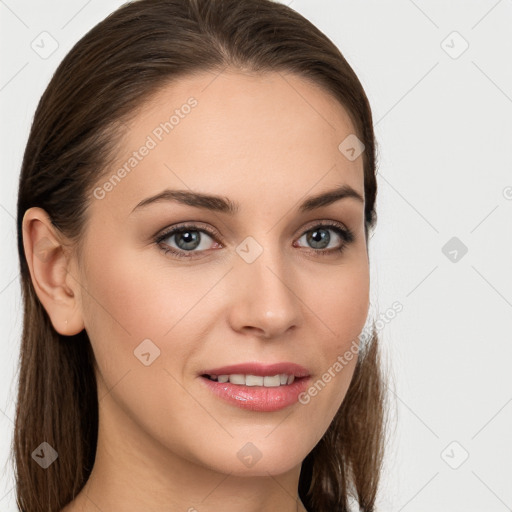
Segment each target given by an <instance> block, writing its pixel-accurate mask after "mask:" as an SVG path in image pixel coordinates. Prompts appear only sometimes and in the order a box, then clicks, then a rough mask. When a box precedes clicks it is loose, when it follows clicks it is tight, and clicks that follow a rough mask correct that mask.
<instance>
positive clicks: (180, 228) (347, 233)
mask: <svg viewBox="0 0 512 512" xmlns="http://www.w3.org/2000/svg"><path fill="white" fill-rule="evenodd" d="M318 228H329V229H332V230H333V231H335V232H336V234H338V235H339V236H340V238H341V239H342V240H344V242H343V244H342V245H341V247H338V248H334V249H309V250H310V251H311V252H313V253H314V254H316V255H320V256H328V255H332V254H334V253H336V252H337V253H338V254H341V253H342V252H343V251H344V250H345V249H346V247H347V246H348V245H350V243H352V242H353V241H354V239H355V236H354V233H353V232H352V231H351V230H350V229H348V228H345V227H342V224H338V223H334V222H332V221H320V222H319V223H318V224H316V225H315V226H313V227H312V228H310V229H308V230H306V231H304V232H303V233H302V235H301V236H300V237H299V238H302V237H303V236H304V235H305V234H306V233H309V232H310V231H314V230H315V229H318ZM188 230H189V231H198V232H200V233H206V234H207V235H208V236H210V237H211V238H212V239H214V240H215V241H216V242H217V238H219V235H218V233H217V232H216V231H214V230H212V229H211V228H200V227H199V226H198V225H197V224H179V225H177V226H174V227H173V228H171V229H169V230H167V231H165V232H164V233H161V234H159V235H157V237H156V238H155V240H154V242H155V243H156V244H157V245H158V247H159V248H160V249H161V250H162V251H163V252H164V254H168V253H172V254H173V256H176V257H178V258H188V259H190V258H195V257H196V256H194V255H195V254H198V253H199V254H200V253H201V252H202V251H188V254H187V251H178V250H176V249H174V248H173V247H169V246H168V245H167V244H165V246H162V245H161V244H162V242H163V240H165V239H166V238H169V237H170V236H172V235H174V234H176V233H180V232H186V231H188Z"/></svg>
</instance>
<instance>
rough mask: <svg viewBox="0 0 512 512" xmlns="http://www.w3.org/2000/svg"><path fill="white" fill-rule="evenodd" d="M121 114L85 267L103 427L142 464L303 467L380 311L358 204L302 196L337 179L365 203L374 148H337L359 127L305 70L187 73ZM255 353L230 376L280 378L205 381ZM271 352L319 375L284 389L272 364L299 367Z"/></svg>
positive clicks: (94, 204) (93, 214)
mask: <svg viewBox="0 0 512 512" xmlns="http://www.w3.org/2000/svg"><path fill="white" fill-rule="evenodd" d="M166 123H167V124H166ZM127 126H128V128H129V131H128V133H127V135H126V136H125V138H124V139H123V143H122V147H121V148H120V150H119V153H118V158H117V161H116V164H115V165H114V166H112V167H111V168H110V170H109V172H108V173H107V175H106V177H105V178H104V179H101V180H99V181H98V182H97V183H96V186H95V189H94V191H93V192H94V193H93V194H92V195H91V198H90V199H91V204H90V210H89V215H90V217H89V220H88V223H87V225H86V228H85V229H86V230H85V235H84V236H85V238H84V251H83V253H82V255H81V257H80V258H81V259H80V262H79V263H78V262H75V263H76V267H75V268H74V272H75V274H74V275H76V276H77V282H80V285H81V286H80V287H79V288H78V290H81V293H80V296H79V302H78V304H79V307H80V309H81V314H82V316H83V322H84V325H85V328H86V330H87V333H88V335H89V338H90V340H91V344H92V347H93V350H94V354H95V357H96V361H97V379H98V387H99V398H100V406H99V407H100V436H103V440H104V441H105V440H107V441H108V443H109V446H110V447H111V448H110V449H111V450H112V451H113V452H114V448H112V447H113V446H117V447H118V448H120V447H121V446H125V447H128V446H129V447H130V448H129V450H130V451H133V452H135V453H137V457H138V460H139V461H140V458H141V457H142V458H145V457H148V458H149V457H151V460H152V461H154V460H158V461H161V462H162V463H163V464H168V462H169V460H170V459H172V460H178V459H181V460H185V461H188V462H192V463H194V464H198V465H200V466H202V467H206V468H210V469H214V470H216V471H220V472H223V473H232V474H240V475H266V474H267V472H270V473H272V474H278V473H282V472H284V471H287V470H291V469H292V468H295V467H297V466H298V465H300V464H301V462H302V460H303V459H304V458H305V457H306V455H307V454H308V452H309V451H310V450H311V449H312V448H313V447H314V446H315V444H316V443H317V442H318V441H319V439H320V438H321V437H322V436H323V434H324V433H325V431H326V429H327V428H328V426H329V424H330V423H331V420H332V419H333V417H334V415H335V413H336V411H337V410H338V408H339V407H340V404H341V402H342V400H343V398H344V396H345V394H346V391H347V388H348V386H349V383H350V380H351V377H352V375H353V371H354V367H355V363H356V359H357V357H353V358H352V359H351V360H349V359H347V358H346V357H344V354H345V353H346V352H347V351H350V349H351V347H352V353H353V352H354V350H353V347H354V346H357V345H354V342H357V337H358V335H359V334H360V333H361V330H362V329H363V326H364V324H365V320H366V316H367V312H368V306H369V268H368V257H367V247H366V240H365V234H364V200H361V199H358V198H357V197H354V196H350V195H349V196H348V197H345V198H343V199H339V198H336V200H332V201H327V200H324V201H317V202H313V203H311V202H310V203H309V208H307V207H306V208H301V205H302V204H304V203H306V205H308V203H307V202H308V200H309V199H311V198H314V197H316V196H318V195H320V194H324V193H326V192H328V191H334V190H336V189H340V188H341V187H350V188H351V189H353V190H354V191H356V192H357V193H358V194H359V195H360V196H362V197H363V198H364V181H363V162H362V155H361V156H360V157H358V158H354V157H353V154H352V153H354V152H352V153H351V152H350V151H349V152H348V153H347V151H345V150H346V148H345V146H342V148H345V150H344V152H342V151H341V150H340V149H339V147H338V146H339V145H340V143H341V142H342V141H344V139H345V138H346V137H348V136H350V135H352V134H354V133H355V130H354V127H353V126H352V124H351V122H350V119H349V117H348V115H347V113H346V111H345V110H344V109H343V108H342V107H341V106H340V105H339V104H338V103H337V102H336V101H335V100H334V99H332V98H331V97H330V96H329V95H328V94H327V93H325V92H324V91H323V90H322V89H320V88H319V87H318V86H314V85H311V84H309V83H307V82H305V81H303V80H302V79H301V78H299V77H297V76H296V75H293V74H280V73H266V74H261V75H248V74H241V73H236V72H224V73H221V74H219V75H218V76H216V75H214V74H211V73H203V74H199V75H196V76H194V77H193V78H191V77H189V78H187V79H182V80H180V81H179V83H175V84H173V85H170V86H168V87H166V88H165V89H163V90H161V91H160V92H159V93H158V94H157V95H156V96H155V97H154V98H152V99H151V101H150V103H149V104H147V105H145V106H144V107H143V108H142V109H141V110H140V111H139V113H138V115H137V117H136V118H135V119H134V120H133V122H131V123H130V124H129V125H127ZM352 137H353V135H352ZM351 140H352V139H348V141H351ZM346 144H348V142H346V143H345V145H346ZM355 149H356V151H357V150H358V148H357V147H356V148H355ZM347 154H348V155H351V156H352V158H347V156H346V155H347ZM356 156H357V153H356ZM121 169H124V172H123V170H121ZM113 175H114V177H113ZM164 191H168V193H167V195H161V194H163V193H164ZM173 191H180V192H181V195H178V194H175V193H174V192H173ZM173 194H174V195H173ZM195 194H198V195H200V197H195ZM159 195H161V196H160V199H159V200H151V198H154V197H155V196H159ZM205 196H218V197H219V199H205ZM173 197H174V199H173ZM228 205H231V206H232V207H233V208H232V209H233V211H229V209H228ZM184 223H185V224H186V225H187V228H186V229H182V231H181V232H178V233H175V234H169V233H168V232H169V229H171V228H173V227H178V226H180V225H182V224H184ZM321 224H322V225H323V226H320V227H319V225H321ZM339 229H341V231H339ZM343 230H345V231H346V230H350V232H352V235H353V239H352V241H350V238H347V239H345V237H344V235H343ZM342 247H343V250H342V251H340V250H339V249H340V248H342ZM322 250H324V252H322ZM341 359H343V363H340V360H341ZM337 362H338V363H337ZM246 363H247V364H249V363H250V364H252V363H259V364H260V365H262V367H261V368H255V367H252V368H238V369H232V370H231V371H230V370H229V369H228V370H225V369H224V370H220V371H219V372H218V373H219V374H222V375H224V374H225V373H226V372H228V373H229V374H231V375H232V374H238V375H239V374H245V375H246V374H250V375H256V377H258V376H260V377H261V376H263V375H267V376H268V377H269V378H268V379H265V380H264V381H263V383H264V384H268V385H269V386H270V387H262V386H261V383H262V381H261V380H258V378H256V379H253V378H252V377H249V378H248V379H247V384H251V383H252V384H255V385H256V386H251V385H247V384H246V385H242V384H240V382H242V381H240V380H237V378H238V379H240V378H241V377H240V376H238V377H237V376H234V377H230V380H233V382H234V383H231V382H228V383H226V384H223V383H222V382H219V380H217V382H214V381H212V380H210V379H208V378H207V377H205V376H203V375H204V374H205V373H211V374H214V370H216V369H220V368H221V367H225V366H230V365H239V364H241V365H245V364H246ZM277 363H293V364H295V365H299V366H300V367H303V369H305V371H306V373H307V375H308V376H306V377H303V378H301V379H299V378H298V374H296V379H295V382H294V383H293V384H290V385H288V384H285V385H283V386H281V379H280V378H277V380H276V379H272V378H270V377H271V375H275V374H278V375H279V374H282V373H283V374H287V375H289V374H292V373H295V370H296V369H297V368H294V367H291V366H290V367H288V368H286V367H282V368H279V367H277V368H273V369H268V371H267V369H265V368H264V367H265V366H268V365H275V364H277ZM340 367H341V368H340ZM217 379H218V378H217ZM242 379H243V377H242ZM286 379H287V377H286ZM220 380H221V381H222V380H226V377H221V379H220ZM277 382H279V387H277V386H276V384H277ZM318 382H320V383H318ZM315 383H317V384H316V388H315ZM274 386H276V387H274ZM311 388H315V389H314V390H313V391H311ZM225 389H229V390H230V391H229V393H228V392H226V391H225ZM299 393H301V395H300V397H299ZM228 395H229V396H228ZM229 397H231V398H229ZM299 398H300V400H299ZM127 452H128V450H127V451H126V453H127Z"/></svg>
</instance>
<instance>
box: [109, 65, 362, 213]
mask: <svg viewBox="0 0 512 512" xmlns="http://www.w3.org/2000/svg"><path fill="white" fill-rule="evenodd" d="M127 128H128V130H127V132H126V134H125V135H124V137H123V139H122V141H121V145H120V147H119V151H118V158H117V160H116V162H115V164H114V166H112V167H111V168H110V169H109V172H108V173H107V175H106V178H103V179H104V180H105V179H108V177H109V176H111V175H112V174H116V172H117V174H119V172H118V171H119V169H122V168H124V169H125V172H122V173H121V174H122V175H123V177H122V180H120V181H119V180H116V181H117V183H116V184H115V185H114V187H113V188H114V189H115V190H112V191H111V192H110V193H109V194H107V197H106V198H105V199H107V201H104V202H103V203H104V204H107V203H108V204H110V205H111V206H113V205H117V206H119V207H123V203H124V206H125V207H126V208H130V209H131V208H132V207H133V206H134V205H135V204H137V203H138V202H139V201H140V200H141V199H142V198H143V197H145V196H146V195H151V194H154V193H157V192H158V191H160V190H161V189H163V188H166V187H168V188H173V187H174V188H176V187H179V188H180V189H186V188H189V189H193V190H194V191H201V192H204V193H209V192H211V193H219V192H221V191H222V193H224V194H225V195H229V194H230V192H232V193H233V194H235V195H237V196H238V200H239V201H240V202H243V201H244V200H249V201H250V200H251V199H252V200H253V201H254V200H257V199H258V197H259V194H262V195H264V196H265V197H266V198H269V197H271V196H272V195H275V194H280V195H281V196H282V194H283V192H286V195H289V196H291V197H296V198H297V199H298V198H300V197H302V196H303V195H305V194H306V193H307V192H308V190H310V189H312V188H313V187H315V186H316V187H317V189H316V191H318V190H319V189H322V188H327V187H330V186H332V185H340V184H349V185H351V186H352V187H354V188H356V189H357V190H359V191H361V193H362V194H363V165H362V157H360V158H357V159H356V160H353V161H351V160H349V159H347V158H346V157H345V156H344V155H343V154H342V153H341V152H340V150H339V149H338V146H339V145H340V143H341V142H342V141H343V140H344V139H345V138H346V137H347V136H349V135H351V134H354V133H355V128H354V126H353V124H352V122H351V120H350V116H349V115H348V113H347V111H346V110H345V109H344V107H343V106H342V105H341V104H340V103H339V102H338V101H337V100H336V99H335V98H333V97H332V96H331V95H330V94H329V93H327V92H326V91H325V90H324V89H323V88H321V87H320V86H319V85H316V84H313V83H311V82H309V81H306V80H304V79H303V78H302V77H299V76H297V75H295V74H291V73H282V72H266V73H258V74H256V73H251V74H248V73H241V72H233V71H230V72H221V73H219V72H215V73H213V72H212V73H209V72H203V73H200V74H196V75H193V76H188V77H185V78H182V79H179V80H177V81H175V82H173V83H170V84H168V85H166V86H165V87H163V88H162V89H161V90H159V92H158V93H156V94H155V95H153V97H151V98H150V99H149V100H148V101H146V102H145V103H144V104H142V105H141V106H140V107H139V108H138V110H137V114H136V115H135V117H134V118H133V119H132V120H131V121H130V123H128V124H127ZM145 148H146V149H145ZM220 187H222V189H220ZM230 189H231V190H230ZM120 190H122V191H123V193H122V194H121V193H118V192H119V191H120ZM363 195H364V194H363ZM281 199H284V197H281Z"/></svg>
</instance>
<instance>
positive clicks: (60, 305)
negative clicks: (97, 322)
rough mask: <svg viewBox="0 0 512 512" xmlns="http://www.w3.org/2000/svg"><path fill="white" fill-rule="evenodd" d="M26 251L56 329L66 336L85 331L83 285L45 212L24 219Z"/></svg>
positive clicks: (29, 213)
mask: <svg viewBox="0 0 512 512" xmlns="http://www.w3.org/2000/svg"><path fill="white" fill-rule="evenodd" d="M22 230H23V247H24V250H25V258H26V260H27V263H28V267H29V269H30V277H31V279H32V284H33V286H34V290H35V292H36V294H37V296H38V298H39V300H40V301H41V304H42V305H43V307H44V309H45V310H46V312H47V313H48V316H49V317H50V320H51V322H52V325H53V327H54V329H55V330H56V331H57V332H58V333H59V334H62V335H64V336H72V335H74V334H78V333H79V332H80V331H82V330H83V328H84V322H83V317H82V312H81V307H80V304H81V301H80V296H79V293H80V285H79V282H78V280H77V279H76V278H75V277H74V276H73V275H68V274H70V271H71V265H70V263H71V261H70V255H69V251H68V248H67V247H66V246H65V245H64V238H63V236H62V234H61V233H59V232H58V230H57V229H56V228H55V227H54V226H53V224H52V222H51V220H50V218H49V216H48V214H47V213H46V212H45V211H44V210H43V209H42V208H37V207H33V208H29V209H28V210H27V211H26V212H25V215H24V216H23V226H22Z"/></svg>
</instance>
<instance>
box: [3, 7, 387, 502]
mask: <svg viewBox="0 0 512 512" xmlns="http://www.w3.org/2000/svg"><path fill="white" fill-rule="evenodd" d="M227 67H230V68H232V69H238V70H241V71H249V72H265V71H279V72H292V73H295V74H297V75H299V76H300V77H302V78H303V79H306V80H309V81H311V82H312V83H314V84H318V85H319V86H321V87H322V88H323V90H324V91H326V92H327V93H329V94H331V95H332V96H333V97H334V98H336V99H337V100H338V101H339V103H340V104H341V105H343V106H344V108H345V109H346V111H347V112H348V114H349V116H350V118H351V120H352V122H353V124H354V127H355V129H356V134H357V137H358V138H359V139H360V140H361V141H363V143H364V145H365V149H364V152H363V153H362V158H363V165H364V192H365V212H364V214H365V234H366V240H367V242H368V232H369V231H370V229H371V228H373V227H374V224H375V221H376V213H375V201H376V194H377V184H376V142H375V136H374V132H373V121H372V114H371V109H370V105H369V102H368V99H367V97H366V95H365V92H364V90H363V88H362V85H361V83H360V82H359V80H358V78H357V76H356V75H355V73H354V71H353V70H352V68H351V67H350V65H349V64H348V63H347V61H346V60H345V58H344V57H343V55H342V54H341V53H340V51H339V50H338V48H337V47H336V46H335V45H334V44H333V43H332V42H331V40H330V39H329V38H327V37H326V36H325V35H324V34H323V33H322V32H321V31H320V30H319V29H317V28H316V27H315V26H314V25H312V24H311V23H310V22H309V21H308V20H306V19H305V18H304V17H303V16H301V15H299V14H298V13H297V12H295V11H294V10H292V9H290V8H289V7H287V6H285V5H282V4H279V3H276V2H273V1H271V0H136V1H133V2H129V3H127V4H125V5H123V6H121V7H120V8H119V9H117V10H116V11H114V12H113V13H112V14H110V15H109V16H108V17H107V18H105V19H104V20H103V21H102V22H100V23H99V24H98V25H96V26H95V27H94V28H92V29H91V30H90V31H89V32H88V33H87V34H85V36H83V37H82V38H81V39H80V40H79V41H78V42H77V43H76V44H75V46H74V47H73V48H72V49H71V51H70V52H69V53H68V54H67V55H66V57H65V58H64V59H63V61H62V62H61V63H60V65H59V66H58V68H57V70H56V71H55V73H54V75H53V77H52V79H51V81H50V83H49V85H48V87H47V88H46V90H45V92H44V93H43V95H42V97H41V99H40V101H39V104H38V106H37V109H36V112H35V115H34V119H33V123H32V127H31V130H30V134H29V137H28V141H27V145H26V148H25V153H24V157H23V162H22V168H21V175H20V182H19V194H18V205H17V240H18V252H19V261H20V275H21V289H22V299H23V328H22V340H21V352H20V361H19V383H18V393H17V403H16V418H15V433H14V437H13V446H12V452H13V454H14V460H13V462H14V473H15V479H16V501H17V504H18V507H19V508H20V510H21V511H23V512H48V511H60V510H61V509H62V508H63V507H64V506H65V505H66V504H67V503H69V502H70V501H71V500H72V499H73V498H74V496H75V495H77V494H78V493H79V491H80V490H81V489H82V487H83V486H84V484H85V483H86V481H87V479H88V477H89V475H90V473H91V470H92V467H93V464H94V459H95V453H96V443H97V433H98V400H97V387H96V381H95V374H94V364H95V360H94V355H93V352H92V348H91V345H90V341H89V339H88V336H87V333H86V331H85V330H83V331H82V332H80V333H79V334H77V335H76V336H73V337H67V336H62V335H60V334H59V333H57V332H56V331H55V329H54V328H53V326H52V324H51V322H50V320H49V317H48V314H47V312H46V311H45V309H44V308H43V306H42V305H41V302H40V301H39V299H38V297H37V295H36V293H35V290H34V287H33V284H32V281H31V278H30V273H29V268H28V265H27V260H26V257H25V254H24V249H23V240H22V220H23V216H24V213H25V211H26V210H27V209H28V208H30V207H33V206H37V207H40V208H43V209H44V210H45V211H46V212H47V213H48V215H49V217H50V219H51V222H52V224H53V226H54V227H55V228H56V229H58V230H59V231H60V232H61V233H63V234H64V235H65V236H66V237H67V238H68V239H69V240H71V241H72V242H73V243H74V244H76V247H78V248H79V247H80V240H81V235H82V234H83V232H84V230H85V226H86V222H87V212H88V204H89V201H90V198H91V190H92V187H93V186H94V184H95V183H97V182H98V179H100V178H101V173H102V172H103V171H105V170H106V169H107V168H108V165H109V164H110V163H111V162H112V161H113V158H114V156H115V154H116V148H117V147H118V144H119V143H120V140H121V138H122V136H123V134H124V133H125V130H124V128H125V127H126V124H125V123H127V122H128V121H129V120H130V119H133V117H134V116H135V115H136V114H137V112H138V109H139V108H140V107H141V106H142V105H143V104H144V102H145V101H147V100H148V98H150V97H151V95H153V94H154V93H157V92H158V91H159V90H161V89H162V88H163V87H165V86H167V85H169V84H170V83H172V82H174V81H176V80H179V78H180V77H186V76H187V75H191V74H193V73H199V72H203V71H211V72H216V73H219V72H222V70H224V69H226V68H227ZM123 127H124V128H123ZM384 389H385V380H384V378H383V372H382V365H381V362H380V352H379V343H378V337H377V333H376V331H375V327H373V331H372V333H371V335H370V336H369V338H368V339H367V340H366V341H365V343H361V347H360V351H359V357H358V360H357V363H356V367H355V370H354V374H353V377H352V381H351V383H350V386H349V389H348V391H347V394H346V396H345V398H344V400H343V402H342V405H341V407H340V409H339V411H338V412H337V414H336V416H335V417H334V419H333V421H332V423H331V424H330V426H329V428H328V430H327V431H326V433H325V435H324V436H323V437H322V439H321V440H320V441H319V442H318V443H317V445H316V446H315V447H314V448H313V449H312V451H311V452H310V453H309V454H308V456H307V457H306V459H305V460H304V461H303V463H302V469H301V473H300V480H299V496H300V498H301V500H302V501H303V503H304V504H305V506H306V507H307V508H308V510H309V511H311V512H332V511H349V510H350V500H351V499H356V500H357V502H358V503H359V507H360V510H363V511H365V512H370V511H374V510H375V502H376V496H377V491H378V485H379V477H380V473H381V470H382V463H383V454H384V450H383V449H384V445H385V423H386V395H385V393H384ZM43 441H45V442H47V443H48V444H50V445H51V446H52V447H53V448H55V450H56V451H57V452H58V459H57V460H56V461H55V463H53V464H51V465H50V466H49V467H48V468H47V469H46V470H43V469H42V468H41V467H40V466H39V465H38V464H36V463H35V462H34V460H33V458H32V456H31V455H32V453H33V452H34V450H35V449H36V448H37V447H38V446H39V445H40V444H41V443H42V442H43Z"/></svg>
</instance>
